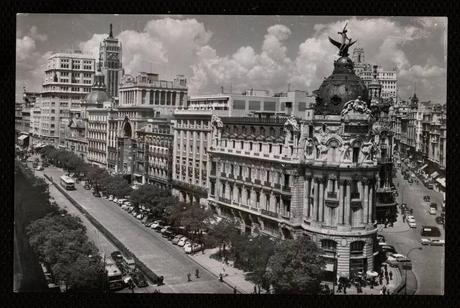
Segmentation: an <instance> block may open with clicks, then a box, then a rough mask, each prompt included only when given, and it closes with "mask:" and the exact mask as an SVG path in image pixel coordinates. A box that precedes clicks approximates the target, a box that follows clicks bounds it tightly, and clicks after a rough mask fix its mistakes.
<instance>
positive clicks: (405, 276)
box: [404, 247, 422, 295]
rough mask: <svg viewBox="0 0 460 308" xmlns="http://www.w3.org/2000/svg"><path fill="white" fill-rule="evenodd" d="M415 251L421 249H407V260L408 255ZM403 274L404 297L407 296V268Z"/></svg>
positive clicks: (420, 248)
mask: <svg viewBox="0 0 460 308" xmlns="http://www.w3.org/2000/svg"><path fill="white" fill-rule="evenodd" d="M416 249H418V250H422V247H414V248H411V249H409V251H408V252H407V258H408V259H410V258H409V255H410V253H411V252H412V251H414V250H416ZM404 274H405V275H404V295H407V268H405V269H404Z"/></svg>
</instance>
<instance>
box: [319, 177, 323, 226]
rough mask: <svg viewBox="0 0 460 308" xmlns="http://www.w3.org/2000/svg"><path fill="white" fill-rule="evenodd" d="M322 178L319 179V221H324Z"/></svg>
mask: <svg viewBox="0 0 460 308" xmlns="http://www.w3.org/2000/svg"><path fill="white" fill-rule="evenodd" d="M324 182H325V180H324V179H319V204H318V206H319V221H320V222H324Z"/></svg>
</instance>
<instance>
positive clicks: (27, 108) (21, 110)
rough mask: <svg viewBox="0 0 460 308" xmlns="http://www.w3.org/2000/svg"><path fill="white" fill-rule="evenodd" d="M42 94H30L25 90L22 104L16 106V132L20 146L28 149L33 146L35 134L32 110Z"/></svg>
mask: <svg viewBox="0 0 460 308" xmlns="http://www.w3.org/2000/svg"><path fill="white" fill-rule="evenodd" d="M38 97H40V93H36V92H29V91H26V89H25V88H24V93H23V97H22V102H17V103H16V105H15V131H16V138H18V141H19V144H21V145H22V146H24V147H28V146H29V145H30V144H31V140H30V139H31V136H32V134H33V128H32V126H33V124H32V109H33V108H34V106H35V103H36V101H37V98H38Z"/></svg>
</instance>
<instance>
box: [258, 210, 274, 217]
mask: <svg viewBox="0 0 460 308" xmlns="http://www.w3.org/2000/svg"><path fill="white" fill-rule="evenodd" d="M260 213H261V214H263V215H266V216H270V217H274V218H278V213H275V212H272V211H267V210H264V209H261V210H260Z"/></svg>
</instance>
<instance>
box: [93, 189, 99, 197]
mask: <svg viewBox="0 0 460 308" xmlns="http://www.w3.org/2000/svg"><path fill="white" fill-rule="evenodd" d="M93 196H94V197H96V198H100V197H101V194H100V193H99V192H98V191H96V190H95V191H93Z"/></svg>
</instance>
